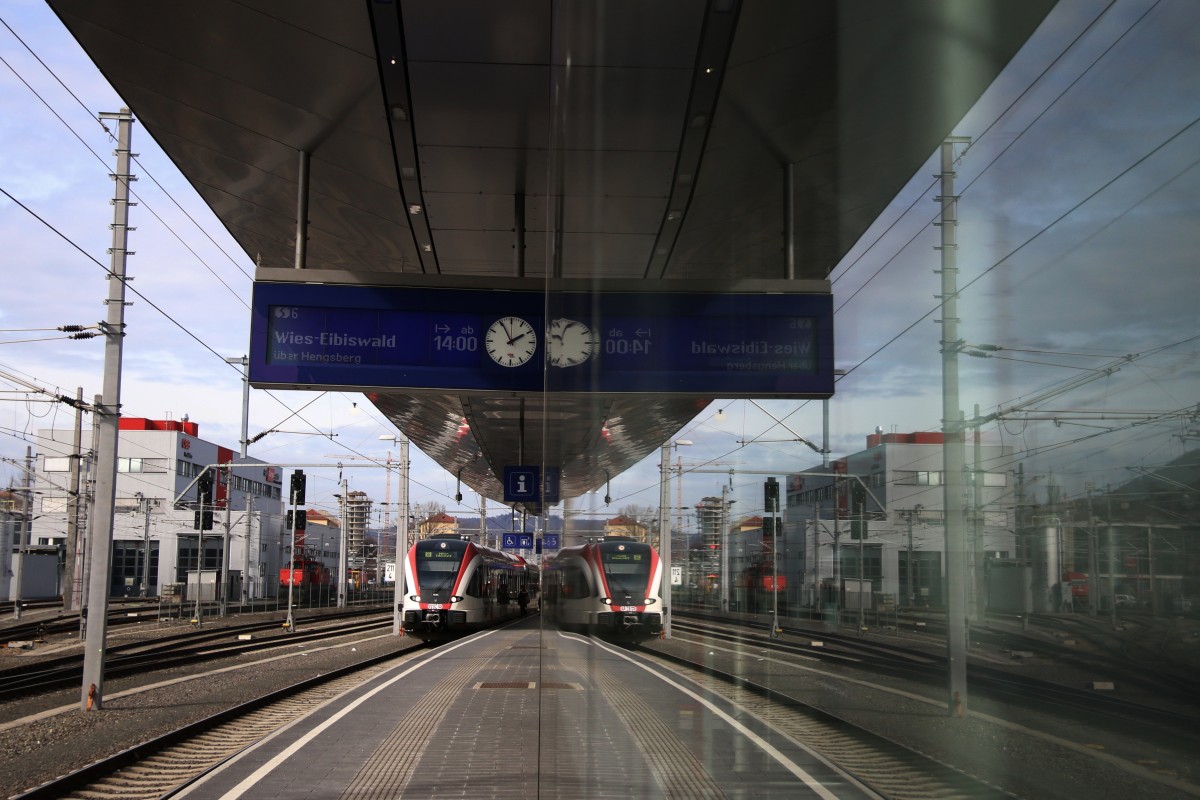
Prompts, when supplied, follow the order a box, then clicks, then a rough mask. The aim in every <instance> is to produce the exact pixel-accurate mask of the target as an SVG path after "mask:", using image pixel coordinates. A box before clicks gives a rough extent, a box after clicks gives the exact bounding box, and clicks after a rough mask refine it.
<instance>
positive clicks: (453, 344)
mask: <svg viewBox="0 0 1200 800" xmlns="http://www.w3.org/2000/svg"><path fill="white" fill-rule="evenodd" d="M250 380H251V383H252V384H253V385H255V386H259V387H264V388H265V387H285V388H308V387H311V388H333V387H339V388H394V389H412V390H438V391H510V392H518V393H541V392H543V391H551V392H595V393H601V394H620V393H633V392H649V393H670V394H696V395H702V396H708V397H712V396H720V397H739V396H746V397H758V396H762V397H828V396H830V395H831V394H832V393H833V302H832V296H831V295H830V294H828V293H815V294H812V293H809V294H800V293H796V294H787V293H764V292H759V293H732V292H724V293H715V292H709V293H703V292H685V291H679V292H675V291H672V292H662V291H648V292H639V291H586V292H584V291H579V292H572V291H561V292H551V293H549V294H547V293H545V292H540V291H500V290H481V289H455V288H444V287H436V288H423V287H398V286H386V287H373V286H351V285H328V284H324V285H322V284H290V283H265V282H259V283H256V285H255V288H254V304H253V319H252V325H251V363H250Z"/></svg>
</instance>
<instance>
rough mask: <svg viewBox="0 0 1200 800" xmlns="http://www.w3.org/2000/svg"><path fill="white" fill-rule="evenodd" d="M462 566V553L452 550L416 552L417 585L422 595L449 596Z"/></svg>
mask: <svg viewBox="0 0 1200 800" xmlns="http://www.w3.org/2000/svg"><path fill="white" fill-rule="evenodd" d="M461 564H462V553H458V552H454V551H452V550H440V549H438V550H424V549H422V550H418V551H417V585H418V587H419V588H420V593H421V594H422V595H434V594H441V595H449V594H450V592H451V591H452V590H453V589H454V579H455V577H457V576H458V568H459V566H460V565H461Z"/></svg>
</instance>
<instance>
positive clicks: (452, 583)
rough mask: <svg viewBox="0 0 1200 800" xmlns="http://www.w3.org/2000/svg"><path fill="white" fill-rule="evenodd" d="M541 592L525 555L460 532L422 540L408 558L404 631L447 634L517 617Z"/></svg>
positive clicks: (432, 636) (418, 634) (436, 636)
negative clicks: (525, 601)
mask: <svg viewBox="0 0 1200 800" xmlns="http://www.w3.org/2000/svg"><path fill="white" fill-rule="evenodd" d="M536 591H537V569H536V568H535V567H533V566H532V565H530V564H528V563H526V562H525V559H523V558H519V557H517V556H514V555H511V554H509V553H505V552H503V551H501V550H493V549H492V548H490V547H482V546H480V545H477V544H475V543H474V542H469V541H465V540H463V539H460V538H458V537H457V536H448V537H437V536H435V537H433V538H432V539H422V540H421V541H419V542H417V543H416V544H415V545H413V546H412V548H411V549H410V550H409V551H408V555H407V556H406V557H405V559H404V604H403V615H404V616H403V618H404V632H405V633H407V634H411V635H413V636H416V637H418V638H420V639H426V640H430V639H447V638H451V637H453V636H458V635H460V634H463V633H467V632H470V631H473V630H478V629H480V628H486V627H488V626H489V625H495V624H496V623H498V622H503V621H504V620H507V619H510V618H512V617H516V616H519V615H520V614H521V609H520V607H519V606H518V604H517V599H518V596H519V595H520V593H521V592H526V593H528V594H529V595H533V594H535V593H536Z"/></svg>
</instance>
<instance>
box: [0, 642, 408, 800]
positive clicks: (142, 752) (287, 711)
mask: <svg viewBox="0 0 1200 800" xmlns="http://www.w3.org/2000/svg"><path fill="white" fill-rule="evenodd" d="M421 652H422V650H421V648H417V649H414V650H408V651H405V652H401V653H388V654H385V655H380V656H376V657H373V658H369V659H364V660H363V661H360V662H358V663H356V664H352V665H349V666H346V667H342V668H340V669H336V670H332V671H330V672H328V673H325V674H323V675H320V676H318V677H315V678H310V679H308V680H304V681H300V682H298V683H296V684H293V685H291V686H288V687H286V688H283V689H280V690H278V691H274V692H271V693H269V694H266V695H264V696H262V697H259V698H256V699H255V700H252V701H250V702H247V703H243V704H241V705H238V706H235V707H233V708H230V709H227V710H225V711H222V712H220V713H217V714H214V715H212V716H209V717H206V718H205V719H202V720H199V721H197V722H194V723H192V724H190V725H187V726H184V727H181V728H179V729H177V730H174V731H172V732H170V733H168V734H166V735H163V736H159V737H156V738H153V739H151V740H148V741H146V742H143V743H141V744H139V745H137V746H135V747H131V748H129V749H127V750H124V751H122V752H120V753H117V754H115V755H112V756H109V757H108V758H104V759H101V760H99V761H96V762H95V763H93V764H90V765H88V766H86V767H84V768H83V769H80V770H76V771H73V772H71V773H69V774H65V775H62V776H60V777H58V778H56V779H55V780H52V781H49V782H47V783H44V784H42V785H41V786H38V787H36V788H34V789H31V790H29V791H26V792H23V793H21V794H18V795H15V796H14V798H13V800H17V798H20V799H21V800H52V799H53V800H57V799H58V798H78V799H79V800H85V799H86V800H105V798H114V800H140V799H141V798H145V800H150V799H151V798H161V797H167V796H170V795H171V794H173V793H174V792H175V791H177V790H178V789H180V788H181V787H183V786H185V785H187V784H188V783H190V782H192V781H194V780H196V779H198V778H199V777H201V776H202V775H204V774H205V773H206V772H208V771H210V770H211V769H213V768H214V767H216V766H217V765H219V764H220V763H222V762H223V761H225V760H226V759H228V758H229V757H230V756H233V755H235V754H236V753H238V752H241V751H242V750H244V749H246V748H248V747H251V746H253V745H254V744H256V743H257V742H260V741H262V740H263V739H265V738H266V737H267V736H269V735H271V734H272V733H273V732H274V731H276V730H278V729H280V728H282V727H283V726H285V725H287V724H289V723H290V722H292V721H293V720H295V719H298V718H300V717H302V716H303V715H305V714H307V713H308V712H309V711H311V710H312V709H314V708H316V707H317V706H320V705H321V704H323V703H325V702H327V701H329V700H331V699H333V698H335V697H337V696H339V695H341V694H344V693H345V692H347V691H350V690H352V689H354V688H355V687H357V686H358V685H360V684H361V683H362V682H363V681H366V680H369V679H370V678H371V677H373V676H374V675H376V674H378V673H379V672H381V671H383V670H386V669H388V668H390V667H392V666H394V665H396V664H398V663H403V662H404V661H406V660H408V659H410V658H413V657H415V656H416V655H418V654H420V653H421Z"/></svg>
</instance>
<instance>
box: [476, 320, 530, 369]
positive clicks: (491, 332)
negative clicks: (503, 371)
mask: <svg viewBox="0 0 1200 800" xmlns="http://www.w3.org/2000/svg"><path fill="white" fill-rule="evenodd" d="M537 341H538V340H537V333H535V332H534V330H533V326H532V325H530V324H529V323H528V322H526V321H525V320H523V319H521V318H520V317H501V318H500V319H498V320H496V321H495V322H493V323H492V324H491V327H489V328H488V331H487V335H486V336H485V337H484V340H483V345H484V349H485V350H487V353H488V355H489V356H491V358H492V360H493V361H495V362H496V363H497V364H499V365H500V366H502V367H519V366H521V365H522V364H524V363H525V362H527V361H529V359H531V358H533V354H534V353H536V352H537Z"/></svg>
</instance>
